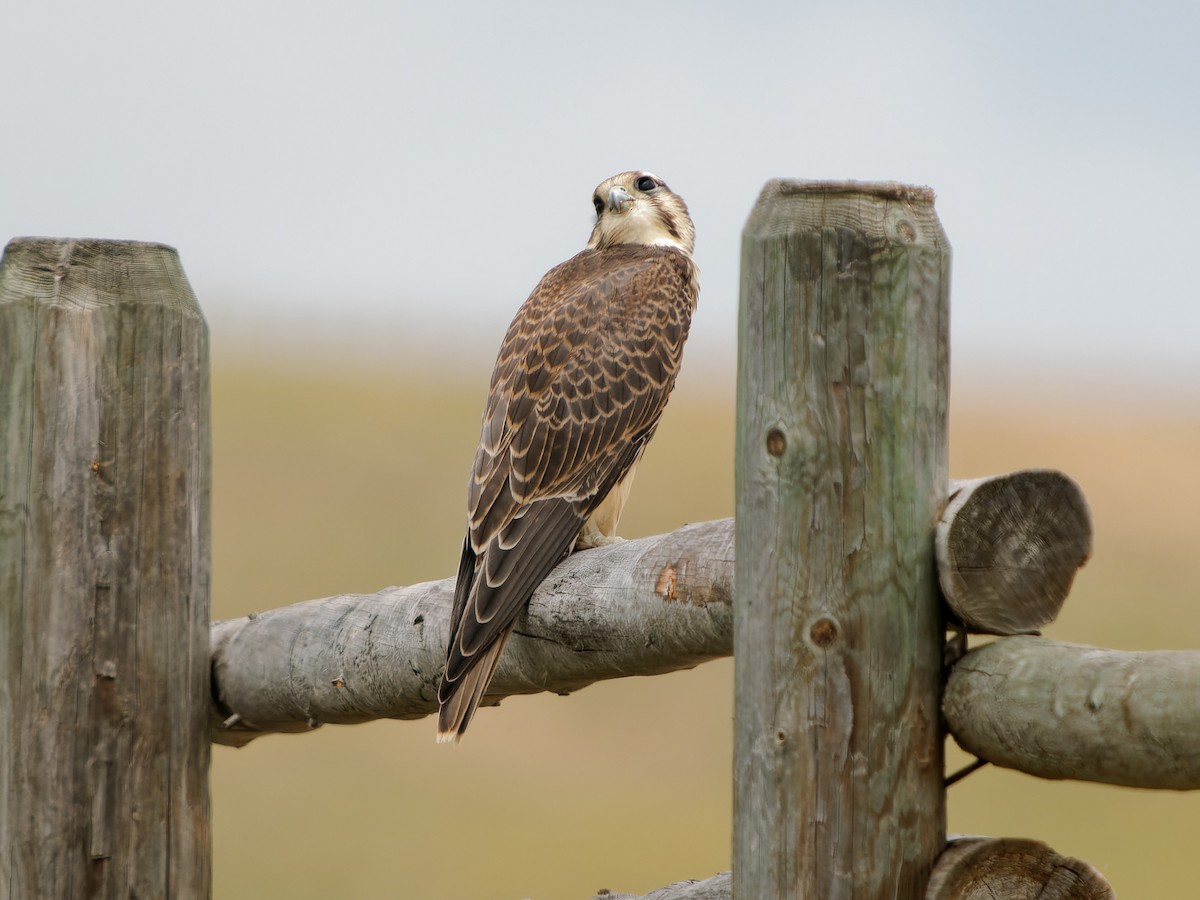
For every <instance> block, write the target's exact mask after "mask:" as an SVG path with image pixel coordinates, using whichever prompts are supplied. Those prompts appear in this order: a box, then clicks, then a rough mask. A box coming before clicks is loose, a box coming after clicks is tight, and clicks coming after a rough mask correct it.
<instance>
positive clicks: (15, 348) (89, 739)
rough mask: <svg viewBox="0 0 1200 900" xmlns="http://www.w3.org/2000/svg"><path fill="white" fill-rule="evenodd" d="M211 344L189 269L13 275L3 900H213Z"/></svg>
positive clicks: (140, 261)
mask: <svg viewBox="0 0 1200 900" xmlns="http://www.w3.org/2000/svg"><path fill="white" fill-rule="evenodd" d="M208 391H209V385H208V334H207V327H206V325H205V323H204V319H203V317H202V316H201V313H200V310H199V308H198V306H197V305H196V300H195V297H194V296H193V295H192V291H191V288H190V287H189V286H188V283H187V279H186V277H185V276H184V273H183V270H182V268H181V267H180V265H179V259H178V257H177V256H176V253H175V251H174V250H172V249H171V248H169V247H164V246H161V245H156V244H140V243H131V242H115V241H75V240H49V239H29V238H22V239H18V240H14V241H12V242H11V243H10V244H9V245H8V247H7V249H6V250H5V253H4V258H3V260H2V261H0V734H3V736H4V742H5V753H4V759H3V762H2V763H0V893H3V894H4V895H5V896H12V897H87V898H92V897H112V898H116V897H121V898H125V897H134V896H137V897H187V898H192V897H201V898H202V897H207V896H209V895H210V893H211V856H210V841H209V799H208V765H209V754H210V746H211V745H210V743H209V727H208V726H209V723H208V711H209V687H208V685H209V395H208Z"/></svg>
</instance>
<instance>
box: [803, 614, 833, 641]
mask: <svg viewBox="0 0 1200 900" xmlns="http://www.w3.org/2000/svg"><path fill="white" fill-rule="evenodd" d="M808 636H809V637H810V638H811V639H812V642H813V643H814V644H816V645H817V646H818V647H828V646H829V645H830V644H832V643H833V642H834V641H836V640H837V638H838V627H837V623H836V622H834V621H833V620H832V619H827V618H825V617H821V618H820V619H817V621H815V622H814V623H813V625H812V628H810V629H809V630H808Z"/></svg>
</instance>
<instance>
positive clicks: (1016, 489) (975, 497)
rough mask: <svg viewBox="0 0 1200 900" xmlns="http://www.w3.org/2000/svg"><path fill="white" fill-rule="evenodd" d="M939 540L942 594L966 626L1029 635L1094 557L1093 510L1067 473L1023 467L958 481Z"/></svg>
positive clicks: (979, 630) (1056, 609)
mask: <svg viewBox="0 0 1200 900" xmlns="http://www.w3.org/2000/svg"><path fill="white" fill-rule="evenodd" d="M935 544H936V548H937V558H938V577H939V581H940V584H941V588H942V594H943V596H944V597H945V599H946V603H947V605H948V606H949V607H950V610H951V612H952V613H953V615H954V616H955V618H956V619H957V620H958V621H960V622H961V623H962V624H963V625H964V626H965V627H966V629H967V630H968V631H971V632H974V633H977V634H1001V635H1006V634H1031V633H1036V632H1037V630H1038V629H1039V628H1041V627H1042V626H1043V625H1045V624H1047V623H1048V622H1052V621H1053V620H1054V619H1055V617H1056V616H1057V615H1058V612H1059V610H1060V609H1061V608H1062V604H1063V601H1064V600H1065V599H1066V597H1067V594H1068V592H1069V591H1070V590H1071V584H1072V582H1073V581H1074V579H1075V573H1076V572H1077V571H1078V570H1079V568H1080V566H1082V565H1083V564H1084V563H1085V562H1086V561H1087V559H1088V557H1089V556H1090V555H1091V552H1092V522H1091V514H1090V512H1089V511H1088V506H1087V501H1086V500H1085V499H1084V497H1083V491H1082V490H1080V488H1079V485H1078V484H1076V483H1075V482H1074V481H1072V480H1071V479H1070V478H1068V477H1067V476H1066V475H1064V474H1063V473H1061V472H1056V471H1052V470H1047V469H1025V470H1022V471H1019V472H1013V473H1012V474H1009V475H1000V476H995V477H991V478H980V479H976V480H973V481H964V482H958V483H956V484H955V485H954V486H953V490H952V492H951V495H950V501H949V503H947V505H946V508H945V510H944V511H943V513H942V515H941V518H940V520H939V522H938V524H937V529H936V541H935Z"/></svg>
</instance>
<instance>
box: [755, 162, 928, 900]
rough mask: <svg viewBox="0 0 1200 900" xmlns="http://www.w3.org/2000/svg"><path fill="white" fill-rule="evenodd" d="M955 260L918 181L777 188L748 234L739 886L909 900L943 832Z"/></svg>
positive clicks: (828, 898) (763, 201) (758, 892)
mask: <svg viewBox="0 0 1200 900" xmlns="http://www.w3.org/2000/svg"><path fill="white" fill-rule="evenodd" d="M949 264H950V248H949V244H948V243H947V241H946V237H945V234H944V232H943V231H942V228H941V225H940V224H939V222H938V220H937V217H936V215H935V213H934V211H933V193H932V191H930V190H928V189H925V188H911V187H906V186H903V185H897V184H856V183H848V184H847V183H843V184H839V183H826V182H813V183H807V182H790V181H772V182H769V183H768V184H767V186H766V187H765V188H764V190H763V192H762V195H761V196H760V197H759V200H758V203H757V205H756V206H755V208H754V211H753V212H752V213H751V215H750V218H749V221H748V222H747V224H746V227H745V230H744V231H743V238H742V276H741V278H742V281H741V285H742V286H741V311H740V326H739V337H738V346H739V348H740V349H739V362H738V401H737V402H738V412H737V416H738V422H737V429H738V431H737V525H736V547H737V556H736V563H735V584H736V586H737V603H736V604H735V605H734V665H735V673H736V674H735V693H734V696H735V739H734V740H735V743H734V819H733V829H734V845H733V878H734V884H733V890H734V895H735V896H737V897H744V898H751V897H753V898H756V900H766V898H783V897H798V898H815V897H820V898H822V900H840V898H854V900H866V898H871V900H875V898H885V897H886V898H907V900H914V898H919V897H922V896H923V894H924V889H925V885H926V882H927V880H928V878H929V872H930V869H931V867H932V865H933V862H934V859H935V857H936V856H937V854H938V853H939V852H940V851H941V850H942V847H943V845H944V843H945V799H944V791H943V787H942V779H943V766H942V731H941V728H940V725H939V690H940V687H939V685H940V680H941V678H940V676H941V670H942V643H943V634H944V632H943V623H942V620H941V615H940V612H939V607H938V601H937V598H936V576H935V573H934V551H933V527H934V523H935V521H936V519H937V514H938V512H939V510H940V508H941V505H942V504H943V503H944V501H945V497H946V490H947V474H946V444H947V439H946V430H947V425H946V401H947V387H946V382H947V330H948V325H947V317H948V314H947V309H948V295H949Z"/></svg>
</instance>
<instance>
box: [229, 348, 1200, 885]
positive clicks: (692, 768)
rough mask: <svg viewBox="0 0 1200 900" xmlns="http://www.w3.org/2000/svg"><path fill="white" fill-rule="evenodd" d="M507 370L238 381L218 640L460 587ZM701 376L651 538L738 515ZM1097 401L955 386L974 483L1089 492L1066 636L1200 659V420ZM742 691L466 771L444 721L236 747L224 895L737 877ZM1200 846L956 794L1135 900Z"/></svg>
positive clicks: (608, 713)
mask: <svg viewBox="0 0 1200 900" xmlns="http://www.w3.org/2000/svg"><path fill="white" fill-rule="evenodd" d="M488 362H490V360H488V359H480V360H475V359H472V361H471V363H470V367H469V368H467V367H464V368H463V370H461V371H458V372H456V373H455V374H453V375H448V376H447V375H445V374H439V376H438V377H436V378H435V377H431V375H430V371H429V369H428V367H427V366H426V365H422V364H418V363H417V362H416V361H413V362H411V363H410V364H409V365H408V366H407V367H406V366H405V365H404V364H403V363H397V364H395V365H394V366H390V367H389V366H385V365H383V364H379V365H378V366H376V367H372V366H371V365H370V364H365V363H362V362H357V363H355V364H354V365H334V364H331V363H330V362H329V361H328V360H327V359H313V360H298V361H293V362H290V363H286V364H285V363H280V362H278V361H271V362H270V363H255V362H251V361H250V357H249V356H246V357H237V356H218V357H217V358H216V359H215V361H214V366H213V369H214V382H213V420H214V425H213V428H214V497H213V514H214V515H213V543H214V610H213V614H214V616H215V617H229V616H237V615H244V614H246V613H247V612H250V611H253V610H263V609H269V608H271V607H275V606H281V605H285V604H288V603H292V602H296V601H299V600H306V599H310V598H313V597H320V596H326V595H330V594H337V593H346V592H351V591H362V592H371V591H375V590H378V589H379V588H381V587H383V586H385V585H389V584H405V583H411V582H414V581H423V580H427V579H432V578H441V577H444V576H447V575H450V574H452V573H453V571H454V569H455V566H456V565H457V553H458V549H459V546H460V542H461V540H462V534H461V529H462V519H463V503H464V491H465V478H466V472H467V467H468V464H469V462H470V460H471V457H472V455H473V452H474V447H475V441H476V438H477V435H478V431H477V429H478V422H479V413H480V409H481V406H482V402H483V394H484V388H485V380H486V375H487V367H486V366H487V363H488ZM689 362H690V363H692V367H691V368H690V369H689V370H687V371H685V375H684V378H683V379H682V380H681V382H680V386H679V388H678V390H677V392H676V396H675V398H674V399H673V400H672V404H671V407H670V408H669V409H668V411H667V414H666V416H665V418H664V420H663V424H662V427H661V428H660V430H659V435H658V437H657V438H656V440H655V442H654V444H652V445H651V447H650V450H649V451H648V453H647V455H646V458H645V460H644V462H643V463H642V466H641V468H640V470H639V473H638V483H637V486H636V487H635V490H634V492H633V496H632V499H631V501H630V504H629V506H628V508H627V512H626V516H625V518H624V520H623V523H622V529H621V531H622V533H623V534H624V535H626V536H638V535H644V534H654V533H658V532H662V531H667V530H671V529H673V528H675V527H677V526H679V525H681V524H683V523H684V522H689V521H700V520H704V519H711V518H716V517H719V516H727V515H731V514H732V510H733V477H732V467H733V399H732V398H733V386H732V383H731V382H730V381H729V379H728V378H726V379H725V380H724V382H723V383H721V382H719V381H718V379H717V377H716V376H717V375H720V374H728V372H727V371H726V370H727V369H728V367H727V366H726V367H720V366H716V367H708V369H707V371H706V370H705V367H704V366H701V365H697V361H696V360H689ZM446 368H447V371H448V370H449V367H448V366H447V367H446ZM685 368H686V367H685ZM714 373H715V374H714ZM1079 393H1080V394H1081V395H1082V396H1083V399H1082V400H1081V399H1080V397H1079V396H1076V397H1074V398H1068V397H1065V396H1061V395H1060V396H1056V395H1053V394H1052V393H1048V392H1046V391H1041V390H1039V391H1038V392H1037V393H1036V395H1030V396H1029V397H1024V396H1022V395H1021V393H1020V392H1019V391H1015V392H1014V391H1012V390H1009V391H1008V392H1007V393H1006V394H1005V396H1004V399H1003V400H997V399H996V398H995V397H992V398H989V397H988V396H987V394H986V391H985V390H972V389H970V388H969V387H968V388H964V389H962V390H958V389H957V388H956V393H955V395H954V403H953V406H952V416H951V422H952V430H951V471H952V474H953V475H954V476H955V477H969V476H972V475H979V474H987V473H991V472H1001V471H1007V470H1011V469H1015V468H1020V467H1023V466H1050V467H1057V468H1061V469H1063V470H1065V471H1067V472H1068V473H1070V474H1071V475H1072V476H1073V477H1075V478H1076V479H1077V480H1078V481H1079V482H1080V484H1081V485H1082V486H1083V488H1084V491H1085V493H1086V494H1087V496H1088V499H1089V501H1090V502H1091V504H1092V509H1093V515H1094V518H1095V524H1096V549H1095V555H1094V558H1093V560H1092V561H1091V562H1090V563H1089V564H1088V566H1087V567H1086V568H1085V569H1084V570H1083V572H1082V573H1081V574H1080V576H1079V578H1078V580H1077V582H1076V588H1075V590H1074V592H1073V595H1072V597H1071V598H1070V599H1069V600H1068V602H1067V605H1066V607H1065V609H1064V612H1063V615H1062V617H1061V618H1060V620H1059V621H1058V622H1057V623H1055V625H1053V626H1052V627H1051V628H1050V629H1049V630H1048V632H1047V633H1048V634H1049V635H1050V636H1052V637H1056V638H1059V639H1063V640H1071V641H1079V642H1083V643H1091V644H1096V645H1101V646H1110V647H1119V648H1124V649H1152V648H1179V647H1198V646H1200V602H1198V601H1200V569H1198V568H1197V567H1196V566H1195V565H1194V564H1193V561H1192V558H1191V556H1192V553H1194V552H1195V546H1196V544H1197V541H1198V539H1200V523H1198V521H1197V519H1196V515H1195V509H1196V506H1197V504H1198V502H1200V467H1198V466H1197V462H1198V461H1200V416H1198V415H1197V410H1196V407H1195V406H1194V405H1191V406H1189V407H1188V408H1187V409H1186V410H1176V411H1174V412H1173V411H1171V410H1170V409H1162V410H1159V411H1150V410H1147V409H1145V408H1144V407H1142V406H1139V405H1137V404H1135V403H1132V402H1130V401H1127V400H1124V401H1115V400H1113V399H1112V398H1111V397H1110V396H1109V395H1107V394H1105V393H1103V392H1100V391H1097V393H1096V395H1095V396H1092V397H1090V398H1088V396H1087V391H1086V390H1083V391H1080V392H1079ZM732 676H733V670H732V664H731V662H730V661H728V660H725V661H721V662H716V663H709V664H707V665H704V666H701V667H700V668H698V669H696V670H694V671H692V672H685V673H677V674H674V675H670V676H662V677H657V678H641V679H625V680H622V681H619V682H609V683H604V684H599V685H596V686H593V687H590V688H588V689H587V690H584V691H582V692H580V693H577V694H575V695H573V696H571V697H570V698H566V699H564V698H559V697H550V696H537V697H524V698H513V699H510V700H507V701H505V703H504V704H503V706H502V707H500V708H497V709H487V710H483V711H482V712H481V713H480V715H479V717H478V719H477V720H476V723H475V725H474V727H473V728H472V731H471V733H470V735H469V736H468V739H467V740H465V741H464V742H463V743H462V744H461V745H460V746H458V747H447V746H438V745H435V743H434V740H433V722H432V721H422V722H379V723H373V724H370V725H361V726H353V727H332V726H329V727H325V728H322V729H320V730H318V731H317V732H315V733H313V734H309V735H301V736H272V737H267V738H264V739H262V740H260V741H257V742H255V743H253V744H251V745H250V746H248V747H246V748H244V749H241V750H232V749H229V748H224V747H216V748H214V754H213V781H212V783H213V801H214V826H213V827H214V841H215V848H216V858H215V895H216V897H218V898H220V900H234V898H239V900H240V898H255V900H257V898H268V897H289V898H292V900H305V898H348V900H374V898H417V900H424V898H429V900H439V898H482V900H492V898H496V900H519V898H526V897H528V898H534V900H559V898H563V900H570V898H584V897H588V896H590V895H591V894H592V893H593V892H595V891H596V890H597V889H599V888H602V887H609V888H612V889H614V890H616V889H621V890H630V891H646V890H650V889H652V888H655V887H658V886H661V885H663V884H666V883H669V882H671V881H676V880H680V879H684V878H700V877H705V876H708V875H710V874H712V873H714V872H717V871H719V870H722V869H725V868H728V866H729V827H730V810H731V802H730V801H731V798H730V791H731V787H730V760H731V755H730V753H731V742H732V737H731V718H732ZM1180 689H1181V690H1195V689H1196V686H1195V685H1180ZM962 761H963V757H962V756H961V754H958V753H957V751H953V752H951V753H950V765H951V766H955V765H957V764H960V763H961V762H962ZM1197 823H1200V793H1198V794H1166V793H1155V792H1142V791H1131V790H1125V789H1118V788H1110V787H1102V786H1092V785H1082V784H1072V783H1059V782H1047V781H1040V780H1037V779H1033V778H1029V777H1026V776H1023V775H1019V774H1015V773H1011V772H1004V771H999V770H994V769H985V770H983V771H982V772H980V773H978V774H976V775H974V776H972V777H971V778H969V779H967V781H966V782H964V783H963V784H961V785H959V786H956V787H955V788H954V789H953V790H952V791H951V793H950V823H949V824H950V830H951V831H958V832H970V833H979V834H993V835H1017V836H1026V837H1032V838H1037V839H1040V840H1044V841H1046V842H1048V843H1050V844H1051V845H1052V846H1054V847H1055V848H1056V849H1057V850H1059V851H1060V852H1063V853H1069V854H1073V855H1077V856H1080V857H1082V858H1083V859H1085V860H1087V861H1088V862H1090V863H1092V864H1093V865H1095V866H1097V867H1098V868H1099V869H1100V870H1101V871H1102V872H1104V873H1105V875H1106V876H1107V877H1108V878H1109V879H1110V881H1111V882H1112V884H1113V886H1114V887H1115V888H1116V890H1117V892H1118V893H1119V894H1120V896H1122V897H1126V898H1166V897H1184V896H1191V895H1192V893H1193V892H1194V878H1193V876H1192V874H1191V871H1190V869H1191V866H1190V863H1191V859H1190V854H1191V853H1193V852H1194V850H1195V847H1196V845H1197V844H1196V842H1197V837H1198V836H1200V826H1198V824H1197Z"/></svg>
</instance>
